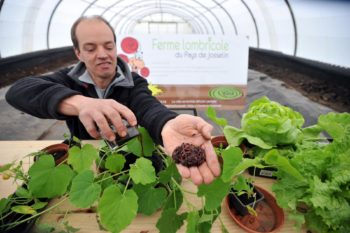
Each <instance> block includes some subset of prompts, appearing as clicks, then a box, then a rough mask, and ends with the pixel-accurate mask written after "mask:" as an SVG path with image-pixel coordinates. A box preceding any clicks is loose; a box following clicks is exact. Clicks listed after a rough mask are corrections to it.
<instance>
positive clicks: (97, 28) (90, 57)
mask: <svg viewBox="0 0 350 233" xmlns="http://www.w3.org/2000/svg"><path fill="white" fill-rule="evenodd" d="M76 36H77V39H78V43H79V50H77V49H75V53H76V55H77V57H78V58H79V60H80V61H82V62H84V63H85V65H86V68H87V70H88V72H89V73H90V75H91V76H92V78H93V79H94V80H96V78H97V79H104V80H108V79H112V78H113V77H114V75H115V73H116V63H117V58H116V45H115V42H114V37H113V33H112V31H111V29H110V28H109V27H108V26H107V25H106V24H105V23H104V22H102V21H98V20H84V21H82V22H80V23H79V24H78V26H77V28H76Z"/></svg>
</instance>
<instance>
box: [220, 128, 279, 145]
mask: <svg viewBox="0 0 350 233" xmlns="http://www.w3.org/2000/svg"><path fill="white" fill-rule="evenodd" d="M224 135H225V138H226V140H227V142H228V144H230V145H232V146H239V145H241V143H242V142H243V140H244V139H247V141H248V142H249V143H250V144H252V145H256V146H258V147H260V148H263V149H271V148H272V145H270V144H268V143H266V142H264V141H263V140H262V139H260V138H259V137H254V136H251V135H249V134H247V133H246V132H244V131H243V130H240V129H237V128H235V127H233V126H230V125H227V126H225V128H224Z"/></svg>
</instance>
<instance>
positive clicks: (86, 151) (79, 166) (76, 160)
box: [68, 144, 98, 173]
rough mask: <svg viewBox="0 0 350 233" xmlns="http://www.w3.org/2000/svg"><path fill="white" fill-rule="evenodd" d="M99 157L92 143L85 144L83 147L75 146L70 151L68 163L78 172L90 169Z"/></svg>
mask: <svg viewBox="0 0 350 233" xmlns="http://www.w3.org/2000/svg"><path fill="white" fill-rule="evenodd" d="M97 158H98V152H97V150H96V149H95V148H94V147H93V146H92V145H91V144H85V145H84V146H83V147H82V148H79V147H77V146H73V147H72V148H70V149H69V151H68V164H70V165H72V167H73V169H74V170H75V171H77V172H78V173H79V172H82V171H84V170H87V169H90V168H91V166H92V164H93V162H94V160H95V159H97Z"/></svg>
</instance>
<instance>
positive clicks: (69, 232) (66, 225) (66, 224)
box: [63, 221, 80, 233]
mask: <svg viewBox="0 0 350 233" xmlns="http://www.w3.org/2000/svg"><path fill="white" fill-rule="evenodd" d="M63 226H64V228H65V229H66V233H75V232H78V231H79V230H80V228H75V227H72V226H71V225H70V224H69V222H68V221H65V222H64V223H63Z"/></svg>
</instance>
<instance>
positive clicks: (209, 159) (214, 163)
mask: <svg viewBox="0 0 350 233" xmlns="http://www.w3.org/2000/svg"><path fill="white" fill-rule="evenodd" d="M202 148H203V149H204V151H205V156H206V158H205V159H206V164H207V165H208V169H210V171H211V173H212V174H213V175H214V176H219V175H220V173H221V168H220V164H219V160H218V157H217V156H216V154H215V151H214V147H213V145H212V144H211V142H210V141H208V142H205V143H204V144H203V146H202Z"/></svg>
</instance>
